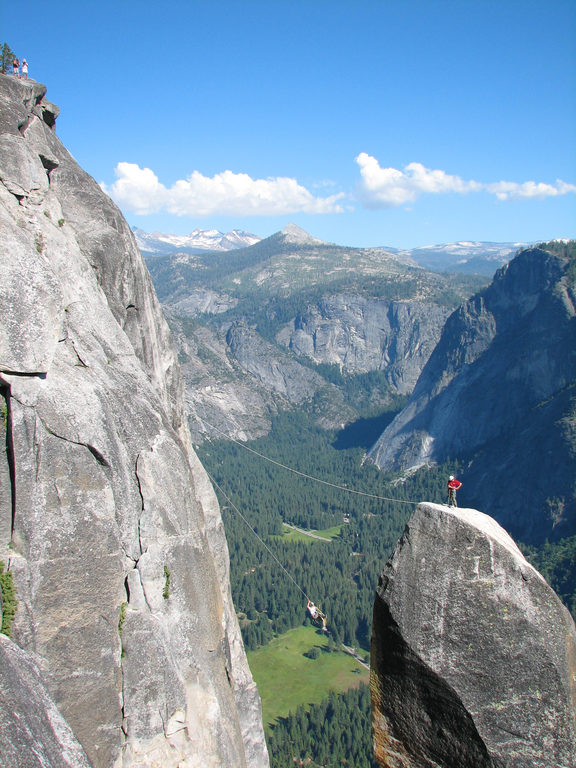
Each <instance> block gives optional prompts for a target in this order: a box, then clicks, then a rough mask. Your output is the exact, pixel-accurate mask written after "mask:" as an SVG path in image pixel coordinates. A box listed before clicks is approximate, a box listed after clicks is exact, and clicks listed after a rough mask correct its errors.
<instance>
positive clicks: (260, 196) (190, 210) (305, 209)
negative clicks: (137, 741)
mask: <svg viewBox="0 0 576 768" xmlns="http://www.w3.org/2000/svg"><path fill="white" fill-rule="evenodd" d="M115 173H116V177H117V179H116V181H115V182H114V183H113V184H112V185H111V186H110V187H106V186H105V185H102V186H103V188H104V189H105V191H106V192H107V193H108V194H109V195H110V196H111V197H112V198H114V200H115V201H116V202H117V203H118V204H119V205H120V206H121V207H124V208H127V209H129V210H131V211H133V212H134V213H137V214H141V215H145V214H150V213H158V212H159V211H166V212H168V213H173V214H175V215H177V216H194V217H198V216H214V215H219V216H277V215H283V214H288V213H340V212H341V211H342V210H343V208H342V206H341V205H340V204H339V202H338V201H339V200H341V199H342V197H344V195H343V193H339V194H335V195H330V196H329V197H315V196H314V195H313V194H312V193H311V192H309V191H308V190H307V189H306V188H305V187H303V186H301V185H300V184H298V182H297V181H296V179H291V178H285V177H278V178H270V179H252V178H251V177H250V176H248V174H246V173H233V172H232V171H223V172H222V173H218V174H216V175H215V176H213V177H208V176H203V175H202V174H201V173H199V172H198V171H194V172H193V173H192V174H191V175H190V176H188V178H187V179H181V180H179V181H176V182H175V183H174V184H173V185H172V186H171V187H166V186H164V184H162V183H161V182H160V181H159V179H158V177H157V176H156V174H155V173H154V172H153V171H152V170H150V168H140V166H139V165H136V164H135V163H118V165H117V166H116V169H115Z"/></svg>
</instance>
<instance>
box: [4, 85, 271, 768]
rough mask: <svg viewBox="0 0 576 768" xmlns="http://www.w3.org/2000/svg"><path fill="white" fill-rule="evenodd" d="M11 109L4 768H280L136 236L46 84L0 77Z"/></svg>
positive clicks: (212, 501)
mask: <svg viewBox="0 0 576 768" xmlns="http://www.w3.org/2000/svg"><path fill="white" fill-rule="evenodd" d="M0 100H1V104H0V106H1V112H0V114H1V123H0V223H1V228H2V240H1V242H0V260H1V265H2V266H1V271H0V307H1V312H0V394H1V398H2V410H3V414H4V416H3V419H2V420H0V428H1V431H2V435H1V438H2V439H1V441H0V442H1V444H2V451H1V453H0V465H1V466H0V481H1V488H2V491H1V493H0V560H3V561H4V562H5V563H6V565H7V566H8V567H9V568H10V570H11V572H12V574H13V577H14V581H15V585H16V590H17V597H18V603H19V607H18V611H17V614H16V620H15V623H14V626H13V631H12V640H8V639H7V638H2V643H1V646H0V652H1V653H2V664H1V666H0V680H1V690H2V691H3V692H6V693H5V695H7V696H10V697H12V696H13V697H14V703H15V709H12V708H11V707H10V706H8V707H2V708H0V734H2V737H3V738H2V745H0V754H1V758H0V762H1V764H2V765H3V768H12V767H13V766H14V767H15V766H20V765H24V764H25V765H26V766H36V765H38V766H39V765H42V766H48V767H50V766H52V767H53V768H60V766H63V765H71V766H72V765H74V766H81V765H90V766H92V768H108V767H111V766H126V767H128V766H144V765H146V766H162V767H163V768H169V766H203V768H204V767H206V768H208V767H214V768H217V767H220V766H221V767H222V768H224V767H226V768H228V767H229V766H235V768H236V766H238V768H240V767H241V766H246V767H248V766H254V767H255V768H260V767H262V768H264V766H266V765H267V764H268V758H267V753H266V746H265V742H264V736H263V730H262V725H261V713H260V703H259V698H258V694H257V691H256V688H255V685H254V683H253V681H252V678H251V675H250V672H249V669H248V666H247V663H246V658H245V655H244V649H243V646H242V642H241V637H240V632H239V628H238V624H237V620H236V616H235V612H234V608H233V605H232V600H231V596H230V587H229V579H228V552H227V546H226V541H225V537H224V532H223V528H222V522H221V518H220V512H219V508H218V503H217V500H216V497H215V495H214V492H213V490H212V487H211V485H210V482H209V480H208V478H207V475H206V473H205V472H204V470H203V468H202V466H201V465H200V463H199V461H198V459H197V457H196V456H195V454H194V452H193V450H192V447H191V440H190V434H189V431H188V427H187V424H186V418H185V415H184V404H183V396H182V384H181V379H180V371H179V366H178V363H177V360H176V357H175V352H174V348H173V345H172V341H171V335H170V332H169V330H168V326H167V325H166V323H165V321H164V319H163V316H162V313H161V310H160V306H159V303H158V301H157V299H156V295H155V292H154V289H153V287H152V282H151V280H150V277H149V274H148V272H147V270H146V268H145V266H144V263H143V261H142V259H141V256H140V253H139V251H138V249H137V247H136V244H135V240H134V236H133V233H132V232H131V231H130V229H129V227H128V225H127V224H126V222H125V221H124V219H123V218H122V216H121V214H120V212H119V211H118V209H117V208H116V206H115V205H114V204H113V203H112V202H111V201H110V200H109V199H108V198H107V197H106V195H105V194H104V193H103V192H102V190H101V189H100V187H99V186H98V185H97V184H96V183H95V181H94V180H93V179H92V178H91V177H90V176H88V174H86V173H85V172H84V171H83V170H82V169H81V168H79V167H78V165H77V164H76V162H75V161H74V160H73V158H72V157H71V156H70V154H69V153H68V152H67V151H66V149H65V148H64V147H63V146H62V144H61V143H60V141H59V140H58V138H57V137H56V134H55V122H56V117H57V114H58V110H57V108H56V107H55V106H54V105H52V104H51V103H50V102H49V101H47V100H46V98H45V87H44V86H42V85H40V84H37V83H35V82H33V81H29V82H24V81H16V80H13V79H12V78H9V77H6V76H0ZM31 688H35V689H36V692H37V695H36V696H34V697H31V696H28V695H27V694H26V692H27V691H29V690H30V689H31ZM18 703H20V704H21V707H20V706H18V707H17V708H16V705H17V704H18ZM39 718H40V719H42V718H44V720H45V729H44V730H45V732H46V733H47V732H48V731H50V732H51V734H52V735H51V736H50V737H49V736H46V739H44V737H43V736H42V734H41V733H40V735H39V732H38V731H37V729H36V725H35V724H37V723H38V719H39ZM6 738H7V739H8V740H6ZM12 739H14V742H13V743H12ZM39 740H40V741H41V742H42V743H43V745H44V746H45V749H44V746H43V747H42V749H44V751H43V752H42V751H41V752H39V747H38V741H39ZM10 744H12V746H9V745H10ZM58 745H60V746H58ZM22 761H24V762H22Z"/></svg>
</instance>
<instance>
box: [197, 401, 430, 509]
mask: <svg viewBox="0 0 576 768" xmlns="http://www.w3.org/2000/svg"><path fill="white" fill-rule="evenodd" d="M198 420H199V421H201V422H202V423H203V424H206V425H207V426H209V427H211V428H212V429H215V430H216V432H219V433H220V434H221V435H223V436H224V438H225V439H226V440H229V441H230V442H231V443H235V444H236V445H239V446H240V447H241V448H244V450H245V451H250V453H253V454H254V455H255V456H258V457H259V458H261V459H264V460H265V461H269V462H270V464H274V465H275V466H277V467H281V468H282V469H286V470H288V472H293V473H294V474H295V475H299V476H300V477H304V478H306V479H307V480H313V481H314V482H316V483H321V484H322V485H328V486H329V487H330V488H337V489H338V490H340V491H346V492H347V493H354V494H356V495H357V496H367V497H368V498H370V499H378V500H379V501H393V502H395V503H396V504H414V505H415V506H417V505H418V504H420V502H419V501H407V500H406V499H392V498H390V497H389V496H378V495H377V494H375V493H366V492H365V491H357V490H355V489H354V488H347V487H346V486H345V485H337V484H336V483H329V482H328V481H327V480H321V479H320V478H319V477H314V476H313V475H307V474H306V472H300V470H298V469H294V467H288V466H286V464H282V463H281V462H280V461H275V460H274V459H271V458H270V457H269V456H265V455H264V454H263V453H259V452H258V451H255V450H254V448H250V447H249V446H247V445H246V444H245V443H242V442H240V441H239V440H235V439H234V438H233V437H230V436H229V435H227V434H226V433H225V432H223V431H222V430H221V429H219V428H218V427H216V426H215V425H214V424H210V422H209V421H206V419H204V418H203V417H202V416H198Z"/></svg>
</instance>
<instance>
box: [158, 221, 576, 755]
mask: <svg viewBox="0 0 576 768" xmlns="http://www.w3.org/2000/svg"><path fill="white" fill-rule="evenodd" d="M295 239H296V242H294V241H295ZM270 240H271V241H272V242H270V243H266V242H260V243H258V244H257V245H256V246H252V248H248V249H246V250H245V251H242V252H240V253H238V254H237V255H235V254H231V260H230V264H229V265H228V267H227V268H226V265H225V264H224V262H222V261H221V260H217V262H215V263H212V262H211V263H210V264H209V265H208V264H207V262H203V264H204V266H199V265H198V263H197V264H196V267H195V268H194V269H192V268H191V266H190V264H189V263H186V262H184V261H183V260H182V259H181V258H180V257H170V258H165V259H161V258H158V259H156V260H155V261H154V262H153V263H151V262H150V261H149V266H150V268H151V272H152V274H153V276H154V279H155V280H158V281H159V283H158V290H159V292H160V294H161V295H162V296H163V301H164V302H165V304H164V306H165V309H166V311H167V315H168V317H169V320H170V324H171V326H172V329H173V331H174V333H175V336H176V339H177V343H178V346H179V349H180V356H181V357H180V359H181V361H182V362H183V369H184V371H185V377H186V379H187V381H188V384H189V386H188V390H187V402H188V405H189V408H190V422H191V431H192V433H193V435H194V439H195V442H196V444H197V451H198V454H199V456H200V458H201V461H202V462H203V464H204V465H205V466H206V468H207V470H208V472H209V473H210V475H211V476H212V477H214V478H215V479H216V481H217V483H218V486H219V487H220V489H222V490H223V492H224V494H225V496H222V494H220V496H221V504H222V506H223V519H224V523H225V527H226V532H227V538H228V543H229V548H230V557H231V574H232V589H233V595H234V601H235V605H236V608H237V611H238V612H239V614H240V617H241V619H242V617H244V620H243V621H242V622H241V623H242V632H243V637H244V641H245V643H246V646H247V648H248V649H252V650H250V651H249V653H250V658H251V659H254V660H255V662H254V663H255V665H256V666H255V668H254V675H255V678H256V679H257V680H258V677H259V674H260V675H262V674H263V673H262V672H260V673H259V672H258V669H259V667H258V665H259V664H260V665H261V664H262V661H261V660H262V659H268V662H267V663H269V664H272V666H273V667H274V666H275V665H276V663H277V662H276V661H270V656H269V654H272V658H274V648H276V647H277V645H278V642H281V638H284V637H287V636H289V635H286V633H287V632H288V633H290V632H294V631H295V630H296V628H297V627H298V626H301V625H302V623H303V622H305V621H306V619H305V615H306V614H305V601H303V598H302V594H301V592H300V591H299V589H298V586H299V587H300V588H301V589H304V591H305V592H306V594H309V595H311V596H312V598H313V599H314V600H315V601H317V602H318V603H319V604H320V605H321V607H322V609H323V610H325V611H326V613H327V614H328V616H329V627H330V638H331V641H332V642H334V643H335V645H336V647H341V644H348V645H351V646H354V647H358V648H361V649H363V652H367V651H368V649H369V628H370V626H371V612H372V599H373V594H374V588H375V584H376V581H377V578H378V574H379V573H380V571H381V569H382V566H383V565H384V563H385V562H386V560H387V559H388V557H389V555H390V553H391V551H392V548H393V547H394V545H395V543H396V541H397V540H398V538H399V536H400V535H401V533H402V530H403V528H404V525H405V523H406V521H407V520H408V518H409V517H410V515H411V512H412V510H413V508H414V506H413V505H414V503H417V502H420V501H436V502H439V503H443V502H444V501H445V499H444V484H445V478H446V476H447V475H448V474H449V473H454V472H455V473H458V474H460V473H463V476H464V482H465V484H464V488H463V490H462V492H461V494H460V504H461V505H462V506H475V504H477V503H478V501H477V498H476V496H477V489H476V490H475V488H474V484H475V482H474V481H472V482H470V483H467V475H466V472H467V471H468V472H470V466H468V464H469V462H470V457H467V456H466V454H465V453H462V452H461V451H460V454H461V455H460V457H458V451H456V452H455V454H454V458H451V457H450V456H447V457H445V458H444V460H443V461H440V462H436V463H434V464H425V465H423V466H421V467H419V468H411V469H410V471H409V472H405V471H404V472H400V473H399V472H398V469H397V468H392V469H391V470H389V471H385V472H382V471H380V470H378V468H377V467H376V466H374V464H373V463H369V462H366V461H365V457H366V454H367V452H368V451H369V450H370V449H371V448H372V447H373V446H374V445H375V444H376V443H377V441H378V438H379V437H380V435H381V434H382V432H384V431H385V430H386V428H389V425H390V424H391V423H392V422H393V420H394V418H395V417H399V415H400V412H401V411H402V410H403V408H404V407H405V406H406V405H407V403H408V402H409V396H410V395H411V393H412V390H413V389H414V387H415V386H416V383H417V381H418V378H419V377H420V374H421V373H422V372H423V371H424V369H425V368H426V365H427V363H428V361H429V358H430V356H431V355H432V354H433V350H434V348H435V347H436V345H437V344H438V343H439V342H440V340H441V336H442V332H443V329H444V323H445V321H446V320H447V319H448V317H449V316H450V314H451V310H452V309H453V308H456V306H457V305H458V303H460V302H465V301H466V298H467V296H470V295H472V294H475V293H476V292H478V291H482V290H483V288H484V286H485V279H483V278H479V277H474V278H469V277H466V278H464V279H463V278H457V277H455V276H453V275H450V276H449V277H447V276H440V275H437V274H434V273H427V272H426V271H425V270H421V269H420V268H417V267H414V265H412V264H409V263H406V262H405V261H404V260H399V261H395V260H394V259H393V258H392V256H390V255H387V256H386V257H384V258H383V257H382V255H381V254H379V255H378V259H379V261H378V263H379V269H380V272H378V270H376V269H375V266H374V264H375V262H373V261H370V259H373V258H374V256H373V255H370V257H369V258H368V260H367V261H363V259H364V258H367V257H366V256H365V254H364V255H363V254H362V253H359V254H357V255H358V262H356V261H354V269H351V268H350V267H347V266H346V264H347V263H348V262H349V260H350V257H351V254H350V252H348V253H344V252H342V251H337V249H336V248H334V247H332V246H331V247H330V248H328V249H327V250H323V246H322V245H321V244H319V243H317V242H315V241H313V240H312V239H310V238H309V236H308V235H306V234H305V233H298V237H297V238H296V236H295V233H294V232H288V233H284V234H283V233H279V235H278V236H274V237H273V238H271V239H270ZM254 248H256V249H257V251H256V253H253V251H252V249H254ZM264 254H265V260H266V261H267V267H266V270H264V269H263V267H262V259H263V257H264ZM352 255H354V256H356V254H352ZM205 258H206V259H208V257H207V256H205ZM210 258H212V257H210ZM300 258H301V259H302V264H300V267H302V266H303V265H304V266H303V268H302V269H301V271H299V272H298V270H295V263H299V259H300ZM170 259H172V262H173V263H172V264H171V263H170ZM317 259H321V260H322V263H323V274H324V276H325V277H324V278H321V274H322V271H321V270H319V269H316V268H314V269H307V268H306V267H305V265H306V263H307V262H308V260H311V262H312V263H313V262H314V261H315V260H317ZM330 260H332V262H331V263H332V266H333V268H332V269H327V263H328V262H329V261H330ZM339 260H340V261H339ZM337 264H339V265H340V267H341V269H342V271H344V272H346V273H347V278H346V281H345V285H344V284H343V281H342V280H341V278H340V276H339V277H338V278H335V277H334V275H335V274H337V273H338V272H339V268H338V269H337V268H336V265H337ZM342 265H343V266H342ZM227 270H228V272H227ZM297 272H298V274H297ZM205 281H206V282H205ZM264 283H266V284H267V285H266V292H263V291H264V289H263V287H262V285H263V284H264ZM187 291H191V292H192V294H193V295H195V296H196V297H197V299H196V303H195V304H192V303H190V302H189V301H188V297H187ZM204 291H210V297H211V298H210V300H209V301H206V300H204V303H202V302H199V297H200V296H201V295H204V296H205V295H206V294H204V293H203V292H204ZM268 292H269V294H268ZM400 309H402V311H403V312H404V313H405V316H404V319H401V315H400V314H398V310H400ZM391 311H393V312H395V313H397V314H396V317H397V318H398V319H397V322H396V325H395V326H394V325H393V324H390V325H389V326H387V325H386V322H389V318H390V317H391ZM416 311H418V312H420V315H417V314H416ZM371 329H379V331H378V332H374V331H372V330H371ZM394 329H396V330H394ZM410 337H411V338H412V339H413V341H412V342H411V341H410ZM199 361H200V362H199ZM230 393H233V394H234V396H233V397H230ZM244 395H246V396H244ZM500 450H501V449H500ZM500 450H499V451H496V452H495V455H496V456H498V455H500ZM290 470H292V471H290ZM308 476H309V477H308ZM471 477H472V475H471ZM313 478H316V479H317V480H320V481H321V482H316V481H315V480H314V479H313ZM346 487H347V488H349V489H351V490H354V491H358V492H360V494H362V493H364V494H366V495H365V496H362V495H355V494H351V493H347V492H346V490H345V488H346ZM511 488H512V489H513V488H514V485H513V483H512V484H511ZM372 497H373V498H372ZM377 497H381V498H377ZM383 497H385V498H386V499H388V500H386V501H385V500H383ZM229 502H232V504H230V503H229ZM233 507H237V509H238V510H239V511H240V512H241V515H242V517H244V518H245V519H246V521H247V522H248V524H249V525H250V526H251V527H252V528H253V529H254V531H255V532H256V533H257V535H258V537H263V540H264V541H265V544H266V547H268V548H270V550H271V551H272V553H273V558H272V557H271V556H270V554H269V553H267V552H266V551H265V549H264V548H263V547H262V545H261V544H260V543H259V542H258V540H257V539H256V538H255V537H254V536H253V535H252V532H251V531H250V529H249V528H247V526H246V521H245V520H242V519H241V518H240V517H239V516H238V515H237V514H236V513H235V512H234V509H233ZM344 521H346V522H344ZM287 525H288V526H291V528H290V533H289V534H288V535H286V530H287ZM297 528H300V529H302V530H304V531H305V532H307V533H310V532H312V531H316V532H320V533H319V534H317V535H321V536H323V535H324V532H327V531H332V532H335V531H336V532H338V533H337V535H336V536H334V535H333V533H331V534H330V538H331V542H330V543H327V542H323V541H320V540H314V539H313V538H311V537H310V536H309V535H306V533H297V532H296V531H295V530H294V529H297ZM526 530H527V531H528V529H526ZM283 531H284V534H282V532H283ZM529 538H530V537H529V535H528V538H527V541H526V543H525V544H524V545H523V546H524V549H525V551H526V553H527V554H528V556H529V557H530V558H532V559H533V561H534V562H535V563H537V564H538V566H539V567H540V569H541V570H542V571H543V572H544V573H545V574H546V575H547V578H548V579H549V580H550V582H551V583H552V584H553V585H554V586H556V587H557V588H558V591H559V593H560V594H561V595H562V597H563V599H564V600H565V602H566V604H567V605H568V606H571V607H572V610H573V611H574V608H575V607H576V580H575V578H574V573H575V572H576V538H574V537H573V538H570V537H566V536H563V537H562V536H561V537H560V539H559V541H558V542H557V543H549V544H547V545H546V547H544V548H542V547H541V546H533V545H530V540H529ZM520 540H521V541H522V539H520ZM278 562H280V563H281V564H282V566H283V567H284V568H286V570H287V571H288V572H289V574H290V576H291V577H292V579H289V578H287V577H286V575H285V574H283V573H282V569H280V568H279V567H278V564H277V563H278ZM292 580H293V582H295V583H293V582H292ZM300 657H301V658H300V667H299V669H300V671H299V672H298V673H297V674H304V673H305V670H306V669H307V665H309V664H310V663H311V660H310V659H307V658H306V657H305V656H303V655H302V654H300ZM258 660H260V661H258ZM280 666H281V664H280ZM296 668H298V667H296ZM296 668H295V669H296ZM264 677H266V675H264ZM263 685H264V688H263V692H262V695H263V698H264V701H265V702H266V700H267V698H268V696H271V697H272V699H273V700H274V702H275V706H276V707H280V710H281V711H282V712H287V711H288V709H290V707H289V706H288V708H286V702H285V701H284V695H285V694H286V696H287V697H288V698H287V700H289V701H292V699H291V694H288V693H287V691H288V688H287V687H286V686H285V685H283V684H282V685H272V688H273V692H272V693H270V694H269V693H268V692H267V691H268V688H269V687H270V680H267V681H265V682H264V683H263ZM280 691H282V694H281V695H280V697H279V698H278V693H279V692H280ZM313 701H315V699H314V697H312V698H310V699H309V700H308V701H302V702H297V701H294V702H293V704H291V705H290V706H296V704H298V703H300V704H301V705H302V706H303V707H304V710H305V711H309V712H310V717H312V718H313V713H314V711H315V709H316V708H317V706H318V704H317V703H313ZM266 706H267V705H266V704H265V707H266ZM268 738H269V739H271V738H272V737H271V736H270V735H269V736H268ZM270 744H272V742H270ZM270 752H271V761H272V765H273V766H281V765H282V759H281V757H280V755H279V754H275V752H274V748H272V746H270ZM367 759H370V758H369V757H368V758H367ZM367 765H368V763H367Z"/></svg>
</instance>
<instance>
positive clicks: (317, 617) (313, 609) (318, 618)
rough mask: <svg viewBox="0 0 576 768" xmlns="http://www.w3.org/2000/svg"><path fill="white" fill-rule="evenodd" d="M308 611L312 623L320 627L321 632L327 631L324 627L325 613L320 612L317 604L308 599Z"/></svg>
mask: <svg viewBox="0 0 576 768" xmlns="http://www.w3.org/2000/svg"><path fill="white" fill-rule="evenodd" d="M306 608H307V610H308V613H309V614H310V617H311V619H312V621H313V623H314V624H316V626H317V627H320V628H321V629H322V631H323V632H327V631H328V630H327V629H326V615H325V614H324V613H322V611H321V610H320V609H319V608H318V606H317V605H314V603H313V602H312V601H311V600H310V599H308V605H307V606H306Z"/></svg>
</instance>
